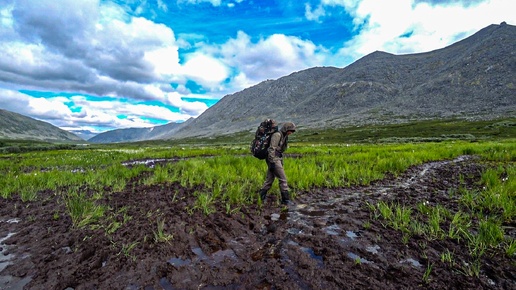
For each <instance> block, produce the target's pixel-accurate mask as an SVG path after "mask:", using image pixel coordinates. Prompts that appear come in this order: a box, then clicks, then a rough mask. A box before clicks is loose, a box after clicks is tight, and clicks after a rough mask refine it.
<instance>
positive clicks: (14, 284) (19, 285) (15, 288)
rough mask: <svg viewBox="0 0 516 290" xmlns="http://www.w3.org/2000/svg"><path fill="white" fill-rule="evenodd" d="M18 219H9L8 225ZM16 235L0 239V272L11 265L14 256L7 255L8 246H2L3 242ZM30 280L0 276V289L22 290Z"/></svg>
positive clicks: (29, 278)
mask: <svg viewBox="0 0 516 290" xmlns="http://www.w3.org/2000/svg"><path fill="white" fill-rule="evenodd" d="M19 221H20V220H19V219H10V220H8V221H7V222H8V223H18V222H19ZM15 234H16V233H8V234H7V236H5V237H3V238H0V249H1V250H2V251H1V252H0V272H2V271H3V270H4V269H5V268H7V266H9V265H11V264H12V260H13V259H14V254H11V253H9V246H8V245H6V244H4V241H6V240H7V239H9V238H10V237H12V236H14V235H15ZM31 280H32V277H29V276H28V277H24V278H23V279H22V278H18V277H14V276H10V275H6V276H0V289H6V290H7V289H9V290H22V289H23V287H24V286H25V285H27V284H28V283H29V282H30V281H31Z"/></svg>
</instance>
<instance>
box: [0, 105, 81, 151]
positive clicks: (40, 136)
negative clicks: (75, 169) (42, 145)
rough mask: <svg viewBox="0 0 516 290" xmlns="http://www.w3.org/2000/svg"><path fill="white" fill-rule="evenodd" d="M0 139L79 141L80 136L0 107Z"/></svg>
mask: <svg viewBox="0 0 516 290" xmlns="http://www.w3.org/2000/svg"><path fill="white" fill-rule="evenodd" d="M0 139H23V140H38V141H47V142H72V143H76V142H80V141H84V140H82V139H81V138H80V137H78V136H76V135H74V134H72V133H70V132H68V131H65V130H62V129H59V128H58V127H55V126H54V125H52V124H49V123H46V122H43V121H38V120H36V119H33V118H30V117H27V116H23V115H20V114H17V113H14V112H10V111H6V110H2V109H0Z"/></svg>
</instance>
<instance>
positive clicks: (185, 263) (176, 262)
mask: <svg viewBox="0 0 516 290" xmlns="http://www.w3.org/2000/svg"><path fill="white" fill-rule="evenodd" d="M167 262H168V263H169V264H170V265H172V266H174V267H176V268H177V267H182V266H188V265H190V263H191V262H192V261H190V260H189V259H186V260H183V259H180V258H172V259H170V260H168V261H167Z"/></svg>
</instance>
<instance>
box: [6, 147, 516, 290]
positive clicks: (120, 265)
mask: <svg viewBox="0 0 516 290" xmlns="http://www.w3.org/2000/svg"><path fill="white" fill-rule="evenodd" d="M286 166H288V161H287V164H286ZM481 170H482V165H479V164H478V160H477V159H476V158H474V157H468V156H466V157H461V158H458V159H455V160H448V161H438V162H431V163H427V164H423V165H421V166H415V167H412V168H410V169H409V170H408V171H407V172H406V173H405V174H403V175H402V176H399V177H397V178H394V177H389V178H386V179H385V180H382V181H378V182H376V183H374V184H372V185H371V186H367V187H349V188H338V189H324V188H315V189H313V190H311V191H307V192H297V195H296V198H295V205H293V206H291V207H289V208H288V210H282V207H281V206H280V205H279V204H278V200H277V196H269V197H268V199H267V200H266V202H265V205H264V206H263V207H260V206H258V205H251V206H247V207H245V208H244V207H243V208H240V209H233V212H231V213H229V214H228V213H227V212H228V211H227V209H226V208H225V207H224V206H222V205H221V206H220V207H218V208H217V210H216V211H215V212H214V213H212V214H210V215H205V214H204V213H202V212H200V211H199V210H192V206H193V204H194V200H195V197H194V196H193V193H194V191H195V189H187V188H182V187H181V186H180V185H179V184H167V185H157V186H145V185H140V184H139V183H138V181H137V180H134V181H133V182H132V185H130V186H128V187H127V190H125V191H123V192H117V193H112V194H110V195H107V196H106V197H105V199H104V200H101V202H102V203H105V204H108V205H109V206H110V208H111V210H110V211H109V213H107V215H113V219H111V220H118V221H119V222H120V223H123V224H122V226H120V227H119V228H118V229H117V230H116V231H115V232H114V233H109V234H108V233H106V231H107V229H114V228H116V227H113V224H111V225H103V228H98V229H95V230H92V229H87V228H86V229H84V228H83V229H76V228H74V227H73V225H72V221H71V219H70V217H69V216H68V215H66V214H65V213H66V210H65V207H64V204H63V201H62V200H61V199H60V197H58V195H55V194H54V193H53V192H43V193H40V196H41V198H40V199H38V200H37V201H34V202H29V203H23V202H22V201H21V200H19V199H18V198H14V199H12V200H11V199H10V200H4V199H0V251H1V253H2V254H1V255H0V288H1V289H60V290H62V289H69V290H71V289H384V290H385V289H418V288H421V289H516V270H515V269H516V268H515V261H514V259H513V258H512V259H511V258H508V257H507V256H506V255H504V254H503V252H502V251H499V252H490V253H489V254H486V255H484V257H483V258H482V267H481V272H480V275H479V277H474V275H473V276H472V275H468V274H467V273H465V271H461V270H460V269H467V268H468V263H470V261H471V257H470V255H469V253H468V251H467V247H466V246H464V244H463V243H459V242H457V241H454V240H450V239H447V240H433V241H427V240H425V239H423V238H422V237H418V236H413V237H411V238H410V240H409V242H408V243H403V242H402V234H401V233H400V232H398V231H395V230H392V229H389V228H386V227H384V226H383V225H382V224H381V222H380V221H379V220H377V219H373V218H371V211H370V209H369V208H368V207H367V202H369V203H376V202H377V201H379V200H386V201H387V200H390V201H398V202H399V203H401V204H406V205H415V204H416V203H418V202H421V201H427V202H428V203H429V204H430V205H434V204H446V205H451V208H453V207H454V205H456V204H457V202H456V201H455V200H454V199H453V197H451V195H450V194H449V193H450V191H453V190H455V189H457V188H458V187H459V186H460V185H461V184H462V186H464V184H465V186H466V187H468V188H474V187H478V185H477V183H476V182H477V181H478V180H479V177H480V173H481ZM460 176H462V180H461V177H460ZM124 216H125V221H124ZM157 221H164V222H163V235H162V239H161V240H156V238H155V237H156V233H157ZM506 226H507V234H508V235H510V236H512V237H514V236H515V234H516V233H515V231H514V225H506ZM511 229H512V231H511ZM167 234H168V236H167ZM170 235H172V236H170ZM167 238H168V241H166V239H167ZM445 249H448V250H449V251H450V252H451V253H453V257H454V263H455V264H456V265H455V267H451V266H450V265H449V264H448V263H444V262H441V259H440V255H441V253H443V251H444V250H445ZM429 265H432V268H431V271H430V274H429V276H428V278H429V279H428V280H426V281H425V279H424V278H423V277H425V271H426V270H427V269H429Z"/></svg>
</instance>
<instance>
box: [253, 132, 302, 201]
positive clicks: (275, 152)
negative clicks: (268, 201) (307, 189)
mask: <svg viewBox="0 0 516 290" xmlns="http://www.w3.org/2000/svg"><path fill="white" fill-rule="evenodd" d="M273 130H274V131H275V132H274V133H273V134H272V136H271V141H270V146H269V149H267V158H266V159H265V161H266V162H267V178H266V179H265V183H264V184H263V186H262V188H261V189H260V198H261V199H262V202H263V201H265V198H266V197H267V191H268V190H269V189H270V188H271V186H272V183H273V182H274V179H275V178H278V180H279V187H280V192H281V204H284V205H288V204H290V203H291V202H290V193H289V188H288V184H287V176H286V175H285V170H283V152H284V151H285V150H287V141H288V136H289V135H290V134H292V133H294V132H295V131H296V125H294V123H292V122H286V123H285V124H283V126H282V127H281V130H279V131H278V125H277V124H276V123H275V122H274V124H273Z"/></svg>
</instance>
